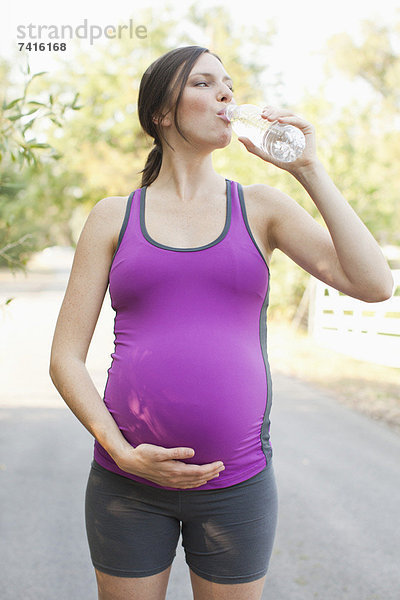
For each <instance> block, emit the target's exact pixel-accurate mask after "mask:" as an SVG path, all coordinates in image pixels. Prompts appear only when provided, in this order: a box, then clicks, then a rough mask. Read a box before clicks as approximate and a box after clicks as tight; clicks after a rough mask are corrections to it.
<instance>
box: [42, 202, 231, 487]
mask: <svg viewBox="0 0 400 600" xmlns="http://www.w3.org/2000/svg"><path fill="white" fill-rule="evenodd" d="M116 202H118V203H120V199H118V198H104V199H103V200H100V201H99V202H98V203H97V204H96V205H95V206H94V207H93V209H92V210H91V212H90V214H89V216H88V218H87V221H86V223H85V225H84V227H83V230H82V233H81V235H80V238H79V241H78V244H77V247H76V250H75V255H74V260H73V264H72V269H71V273H70V277H69V281H68V285H67V289H66V292H65V296H64V300H63V302H62V305H61V309H60V313H59V316H58V319H57V323H56V328H55V332H54V337H53V343H52V347H51V356H50V369H49V373H50V377H51V379H52V381H53V383H54V385H55V387H56V388H57V390H58V391H59V393H60V395H61V396H62V398H63V399H64V401H65V402H66V404H67V405H68V406H69V408H70V409H71V411H72V412H73V413H74V415H75V416H76V417H77V418H78V419H79V421H80V422H81V423H82V424H83V425H84V426H85V427H86V429H87V430H88V431H89V432H90V433H91V434H92V435H93V436H94V437H95V438H96V439H97V441H98V442H99V443H100V445H101V446H102V447H103V448H104V449H105V450H106V452H108V454H109V455H110V456H111V457H112V458H113V460H114V461H115V462H116V464H117V465H118V466H119V467H120V468H121V469H122V470H124V471H127V472H129V473H132V474H136V475H139V476H140V477H144V478H145V479H150V480H151V481H154V482H155V483H158V484H160V485H162V486H168V487H177V488H191V487H198V486H200V485H203V484H205V483H206V482H207V481H208V480H209V479H213V478H214V477H218V476H219V472H220V471H221V470H223V469H224V468H225V467H224V465H223V463H221V462H220V461H215V462H213V463H209V464H204V465H196V464H186V463H184V462H182V460H183V459H185V458H191V457H192V456H193V455H194V450H193V449H192V448H181V447H177V448H163V447H161V446H155V445H153V444H140V445H138V446H136V447H135V448H133V447H132V446H131V445H130V444H129V442H128V441H127V440H126V439H125V438H124V436H123V435H122V433H121V431H120V429H119V427H118V426H117V423H116V422H115V420H114V419H113V417H112V415H111V413H110V412H109V411H108V409H107V407H106V405H105V404H104V402H103V400H102V398H101V397H100V394H99V393H98V391H97V389H96V387H95V385H94V383H93V381H92V379H91V377H90V375H89V372H88V370H87V368H86V365H85V361H86V356H87V353H88V350H89V345H90V342H91V339H92V336H93V332H94V329H95V326H96V323H97V320H98V317H99V314H100V310H101V306H102V304H103V300H104V296H105V293H106V290H107V286H108V274H109V270H110V265H111V261H112V256H113V253H114V245H113V236H112V232H113V231H117V230H118V231H119V228H120V225H121V222H122V219H120V217H118V215H119V212H120V211H118V210H115V203H116ZM113 205H114V206H113ZM117 217H118V218H117Z"/></svg>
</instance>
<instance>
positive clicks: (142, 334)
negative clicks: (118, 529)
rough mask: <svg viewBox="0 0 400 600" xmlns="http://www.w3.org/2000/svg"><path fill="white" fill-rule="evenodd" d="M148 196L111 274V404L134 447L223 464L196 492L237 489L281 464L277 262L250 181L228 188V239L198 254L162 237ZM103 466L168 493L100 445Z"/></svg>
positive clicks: (129, 212)
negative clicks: (152, 228) (273, 324)
mask: <svg viewBox="0 0 400 600" xmlns="http://www.w3.org/2000/svg"><path fill="white" fill-rule="evenodd" d="M146 188H147V186H144V187H142V188H139V189H137V190H135V191H134V192H132V193H131V194H130V196H129V199H128V202H127V207H126V213H125V218H124V221H123V224H122V227H121V231H120V235H119V239H118V244H117V248H116V251H115V253H114V256H113V259H112V263H111V268H110V272H109V293H110V297H111V306H112V308H113V309H114V311H115V313H116V314H115V320H114V334H115V340H114V345H115V348H114V352H113V353H112V354H111V357H112V363H111V366H110V367H109V369H108V377H107V383H106V385H105V389H104V398H103V399H104V403H105V404H106V406H107V408H108V410H109V411H110V413H111V414H112V416H113V418H114V420H115V421H116V423H117V424H118V427H119V428H120V430H121V432H122V434H123V435H124V437H125V438H126V439H127V440H128V442H129V443H130V444H132V446H134V447H136V446H137V445H139V444H142V443H147V444H156V445H157V446H164V447H165V448H174V447H177V446H185V447H189V448H193V449H194V450H195V455H194V456H193V457H192V458H189V459H185V460H184V462H187V463H194V464H205V463H211V462H213V461H217V460H221V461H223V463H224V465H225V470H224V471H222V472H221V473H220V476H219V477H217V478H216V479H212V480H210V481H208V482H207V483H206V484H205V485H203V486H200V487H196V488H190V489H195V490H202V489H204V490H206V489H216V488H223V487H227V486H231V485H234V484H236V483H240V482H242V481H244V480H246V479H248V478H250V477H252V476H253V475H256V474H257V473H259V472H260V471H261V470H262V469H264V468H265V466H266V464H267V463H268V462H269V461H270V460H271V458H272V447H271V445H270V436H269V429H270V420H269V414H270V409H271V399H272V389H271V378H270V371H269V364H268V358H267V349H266V333H267V332H266V311H267V306H268V296H269V269H268V265H267V263H266V262H265V259H264V257H263V256H262V254H261V251H260V249H259V247H258V246H257V243H256V241H255V239H254V237H253V235H252V232H251V230H250V227H249V223H248V220H247V216H246V208H245V204H244V197H243V189H242V186H241V185H240V184H239V183H237V182H235V181H231V180H228V179H227V180H226V221H225V226H224V229H223V231H222V232H221V234H220V235H219V236H218V238H217V239H216V240H214V241H213V242H210V243H209V244H207V245H205V246H200V247H197V248H173V247H171V246H166V245H163V244H160V243H158V242H157V241H155V240H153V239H152V238H151V237H150V235H149V234H148V232H147V230H146V226H145V200H146ZM94 458H95V460H96V461H97V462H98V463H99V464H100V465H102V466H103V467H105V468H106V469H109V470H110V471H113V472H115V473H118V474H120V475H124V476H125V477H129V478H130V479H133V480H135V481H139V482H141V483H145V484H148V485H151V486H154V487H158V488H160V487H162V486H160V485H158V484H156V483H154V482H152V481H149V480H147V479H143V478H141V477H137V476H135V475H131V474H129V473H126V472H125V471H122V470H121V469H119V467H118V466H117V465H116V464H115V462H114V461H113V459H112V458H111V457H110V455H109V454H108V453H107V452H106V451H105V450H104V448H103V447H102V446H101V445H100V444H99V443H98V442H97V441H95V448H94ZM164 489H176V488H168V487H165V488H164Z"/></svg>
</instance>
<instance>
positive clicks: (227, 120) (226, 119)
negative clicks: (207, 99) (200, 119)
mask: <svg viewBox="0 0 400 600" xmlns="http://www.w3.org/2000/svg"><path fill="white" fill-rule="evenodd" d="M217 117H221V119H222V120H223V121H225V123H230V120H229V119H228V117H227V116H226V114H225V111H222V112H219V113H217Z"/></svg>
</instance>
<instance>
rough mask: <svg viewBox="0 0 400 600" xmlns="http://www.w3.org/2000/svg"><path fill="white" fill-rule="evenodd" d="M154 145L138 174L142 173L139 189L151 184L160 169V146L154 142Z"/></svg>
mask: <svg viewBox="0 0 400 600" xmlns="http://www.w3.org/2000/svg"><path fill="white" fill-rule="evenodd" d="M154 144H155V145H154V147H153V148H152V149H151V151H150V153H149V155H148V157H147V160H146V164H145V166H144V169H142V170H141V171H139V173H143V174H142V182H141V184H140V187H144V186H145V185H150V184H151V183H153V181H154V180H155V179H157V177H158V174H159V172H160V169H161V163H162V147H161V144H160V145H159V144H156V142H154Z"/></svg>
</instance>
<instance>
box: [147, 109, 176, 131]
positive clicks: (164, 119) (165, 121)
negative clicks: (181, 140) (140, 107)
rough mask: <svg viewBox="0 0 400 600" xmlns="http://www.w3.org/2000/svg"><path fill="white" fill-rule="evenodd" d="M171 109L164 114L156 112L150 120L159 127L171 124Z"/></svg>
mask: <svg viewBox="0 0 400 600" xmlns="http://www.w3.org/2000/svg"><path fill="white" fill-rule="evenodd" d="M170 113H171V111H170V110H169V111H168V112H167V113H166V114H165V115H164V116H162V115H160V114H157V115H154V116H153V117H152V121H153V123H154V124H155V125H158V126H159V127H161V126H162V127H168V126H170V125H171V124H172V117H171V114H170Z"/></svg>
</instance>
